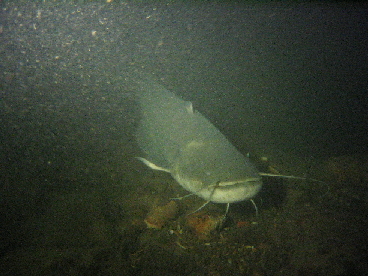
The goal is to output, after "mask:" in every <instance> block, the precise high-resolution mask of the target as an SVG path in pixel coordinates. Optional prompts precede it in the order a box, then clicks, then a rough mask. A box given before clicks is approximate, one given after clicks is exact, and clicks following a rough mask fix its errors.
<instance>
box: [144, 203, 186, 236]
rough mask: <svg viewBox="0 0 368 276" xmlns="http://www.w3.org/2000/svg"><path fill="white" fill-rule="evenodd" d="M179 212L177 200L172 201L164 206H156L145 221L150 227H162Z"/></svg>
mask: <svg viewBox="0 0 368 276" xmlns="http://www.w3.org/2000/svg"><path fill="white" fill-rule="evenodd" d="M178 212H179V207H178V205H177V203H176V202H175V201H170V202H169V203H167V204H166V205H163V206H154V207H153V208H152V210H151V211H150V212H149V213H148V215H147V217H146V218H145V220H144V222H145V223H146V225H147V227H148V228H153V229H161V228H162V227H163V226H164V225H165V224H166V223H167V222H168V221H169V220H171V219H174V218H175V217H176V215H177V214H178Z"/></svg>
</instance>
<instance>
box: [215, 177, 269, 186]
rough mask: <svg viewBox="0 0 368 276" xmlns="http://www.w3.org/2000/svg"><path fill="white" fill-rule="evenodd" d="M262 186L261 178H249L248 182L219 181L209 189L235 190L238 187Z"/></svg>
mask: <svg viewBox="0 0 368 276" xmlns="http://www.w3.org/2000/svg"><path fill="white" fill-rule="evenodd" d="M261 184H262V179H261V178H256V177H254V178H248V179H246V180H232V181H218V182H217V183H216V184H214V185H211V186H209V187H208V188H211V187H215V188H216V189H221V188H235V187H237V186H243V185H250V186H258V185H261Z"/></svg>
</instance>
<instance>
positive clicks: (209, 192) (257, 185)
mask: <svg viewBox="0 0 368 276" xmlns="http://www.w3.org/2000/svg"><path fill="white" fill-rule="evenodd" d="M222 184H223V183H222ZM261 187H262V181H261V180H260V179H259V178H255V179H251V180H246V181H231V183H230V182H226V185H221V183H220V182H218V183H217V184H215V185H211V186H209V187H207V188H206V189H205V190H202V192H199V193H197V195H198V196H200V197H202V198H204V199H206V200H208V201H212V202H215V203H234V202H239V201H243V200H247V199H251V198H253V197H254V196H255V195H256V194H257V193H258V192H259V190H260V189H261Z"/></svg>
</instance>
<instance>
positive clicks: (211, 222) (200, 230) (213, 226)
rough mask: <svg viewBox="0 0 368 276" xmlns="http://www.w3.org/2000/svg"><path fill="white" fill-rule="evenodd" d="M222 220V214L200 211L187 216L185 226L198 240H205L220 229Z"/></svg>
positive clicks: (223, 218)
mask: <svg viewBox="0 0 368 276" xmlns="http://www.w3.org/2000/svg"><path fill="white" fill-rule="evenodd" d="M224 220H225V216H224V214H220V213H213V212H212V213H208V212H203V211H202V212H197V213H193V214H191V215H189V216H187V218H186V224H187V226H188V227H189V228H190V229H191V230H192V231H193V232H194V233H195V234H196V235H197V237H198V238H199V239H207V238H209V237H210V235H211V234H212V233H213V232H214V231H215V230H218V229H220V228H221V226H222V225H223V222H224Z"/></svg>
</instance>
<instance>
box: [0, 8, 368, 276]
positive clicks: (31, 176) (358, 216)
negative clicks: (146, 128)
mask: <svg viewBox="0 0 368 276" xmlns="http://www.w3.org/2000/svg"><path fill="white" fill-rule="evenodd" d="M27 2H28V3H27ZM0 5H1V14H0V49H1V63H0V66H1V72H0V93H1V94H0V95H1V102H0V108H1V117H0V135H1V155H0V162H1V164H0V170H1V173H0V177H1V178H0V187H1V188H0V189H1V193H0V194H1V196H0V204H1V206H0V208H1V210H0V211H1V217H2V219H1V220H2V222H1V229H0V231H1V232H0V234H1V243H0V244H1V248H0V250H1V257H2V261H1V267H0V271H2V272H1V273H0V274H2V275H96V273H97V274H98V273H101V275H102V274H103V275H124V274H125V275H127V274H134V275H155V274H154V273H155V272H157V271H161V272H160V274H161V275H190V274H191V273H192V275H208V274H211V273H212V274H213V275H226V273H228V272H229V271H230V272H231V273H233V275H348V274H347V273H348V272H355V273H357V274H358V275H359V274H361V275H364V272H366V268H367V267H366V266H364V265H363V263H364V262H363V261H362V260H365V259H364V258H365V257H366V256H367V251H366V248H365V247H364V246H363V244H364V243H365V242H366V241H367V238H366V236H365V235H364V234H361V233H360V232H364V230H363V229H364V225H365V222H366V221H365V219H364V217H365V215H366V214H367V207H368V204H367V201H368V192H367V190H368V186H367V180H368V177H367V175H368V172H367V170H368V157H367V152H368V148H367V145H368V135H367V134H366V133H367V131H368V129H367V128H368V127H367V126H368V112H367V111H368V110H367V109H368V108H367V107H368V106H367V102H368V100H367V98H368V97H367V95H368V90H367V87H368V74H367V72H368V50H367V44H368V39H367V31H368V20H367V16H366V15H367V12H368V10H367V8H368V7H367V6H366V5H364V4H362V3H355V4H342V3H341V4H333V3H329V4H323V3H299V4H290V3H288V4H286V3H285V4H282V3H263V4H242V5H240V4H236V3H233V2H228V3H226V4H220V3H208V2H194V1H193V2H191V3H189V2H175V1H166V2H165V1H160V2H159V3H154V2H150V3H149V4H145V3H144V2H142V1H140V2H133V1H128V2H122V1H112V3H106V1H95V2H88V3H84V2H83V1H80V2H78V1H75V2H67V1H57V2H54V1H32V2H31V1H18V2H17V1H5V2H4V1H2V2H1V3H0ZM135 69H139V70H141V71H144V72H148V73H151V74H154V75H155V76H156V78H157V79H158V80H159V81H161V83H162V84H163V85H165V86H166V87H167V88H168V89H170V90H172V91H174V92H176V93H177V94H178V95H180V97H182V98H184V99H186V100H190V101H192V102H193V105H194V108H196V109H198V110H200V112H201V113H202V114H204V115H205V116H206V117H207V118H208V119H209V120H210V121H211V122H213V124H215V125H216V126H217V127H218V128H219V129H220V130H221V131H222V132H223V133H224V134H225V135H226V136H227V137H228V138H229V140H231V141H232V142H233V143H234V145H236V147H237V148H238V149H239V150H240V151H242V152H243V153H244V154H246V153H248V152H250V153H251V154H252V155H254V156H258V157H261V156H266V157H269V158H270V160H271V161H270V162H272V163H273V165H275V166H276V167H277V168H278V169H280V170H281V171H286V172H287V173H291V174H299V175H300V174H304V173H307V172H309V173H311V174H312V175H313V174H314V175H317V176H318V177H321V178H323V180H325V181H326V182H328V185H329V186H330V193H331V194H330V195H328V196H327V198H326V197H325V198H322V199H321V197H319V196H316V195H320V194H324V193H325V190H324V188H321V187H317V188H315V187H314V186H312V188H311V189H312V190H314V192H311V190H308V189H305V188H301V189H298V188H295V187H294V188H293V189H292V190H291V191H290V190H288V189H289V188H285V186H284V185H280V186H277V187H280V190H282V191H281V192H280V191H279V190H277V189H276V190H275V189H274V188H271V189H269V190H268V191H267V189H266V191H265V194H264V195H263V197H264V198H263V201H265V203H264V207H265V208H264V213H263V216H262V214H261V217H260V218H258V220H259V225H260V226H259V228H258V229H250V230H249V229H245V230H244V229H240V230H239V229H237V228H236V225H237V224H236V222H237V220H239V221H243V220H247V219H250V217H252V216H253V214H252V210H248V209H249V208H248V206H247V205H245V207H244V206H240V207H239V208H238V207H234V212H233V214H231V213H230V218H231V219H230V221H229V222H228V224H229V229H230V230H228V232H225V234H224V233H223V231H222V232H219V233H217V234H218V235H226V233H227V234H228V235H230V234H229V233H231V235H230V236H229V238H228V239H227V240H226V241H227V242H224V240H221V239H220V238H219V237H217V238H218V239H217V240H216V237H214V241H213V246H212V247H208V246H207V247H206V246H205V245H203V242H198V241H196V240H195V239H194V238H193V237H192V236H190V234H188V237H187V236H185V237H181V236H179V238H180V241H181V243H184V244H185V243H186V242H187V243H188V244H191V246H192V247H191V246H188V248H191V249H189V250H188V249H187V250H184V251H183V252H181V251H180V250H182V249H181V248H180V247H179V246H178V245H177V243H176V242H175V241H174V242H170V239H171V238H172V237H171V238H167V237H165V234H167V232H168V231H169V230H170V229H169V228H170V227H174V226H173V225H175V227H176V226H177V225H176V224H175V223H176V222H175V223H174V222H172V223H174V224H173V225H171V226H170V227H169V226H167V228H165V229H164V230H160V231H158V232H154V233H152V232H147V230H146V229H145V227H144V225H143V226H142V225H141V222H142V221H143V219H144V217H145V215H146V214H147V212H148V211H149V210H150V208H151V207H152V205H153V202H156V203H157V201H158V200H162V198H169V197H172V196H174V194H175V193H176V192H177V191H178V189H179V187H176V186H177V185H176V184H175V182H173V181H172V180H171V179H170V178H168V177H166V176H165V175H161V174H159V175H157V174H154V173H152V172H149V171H147V169H146V168H144V167H143V166H142V165H141V164H139V163H138V162H137V161H136V160H135V159H134V156H137V155H139V154H140V151H139V149H138V147H137V145H136V144H135V138H134V131H135V127H136V125H137V123H138V121H139V116H140V114H139V110H138V107H137V105H136V103H135V97H134V88H133V87H131V86H130V84H129V83H128V82H126V81H125V76H126V74H127V73H128V74H129V72H131V71H132V70H135ZM151 183H156V185H148V184H151ZM167 183H169V184H170V185H169V187H171V188H167V185H166V184H167ZM164 184H165V185H164ZM296 185H297V186H298V184H296ZM271 186H272V185H271ZM266 187H267V185H266ZM273 187H274V186H273ZM319 189H322V190H319ZM179 192H180V190H179ZM181 192H182V191H181ZM270 193H271V196H269V194H270ZM284 193H286V194H287V195H286V196H285V195H284V196H282V197H283V198H285V199H284V204H283V203H280V201H278V202H277V204H276V203H274V205H272V203H270V204H268V205H267V198H268V197H269V202H272V195H274V198H279V195H280V194H284ZM275 195H277V196H275ZM158 198H159V199H158ZM156 203H155V204H156ZM184 205H185V204H184ZM267 206H268V207H267ZM242 208H245V209H246V210H248V211H246V212H245V213H242V212H241V211H239V210H242ZM275 208H276V209H275ZM308 208H312V209H308ZM184 209H185V208H184ZM261 210H262V207H261ZM321 211H325V213H323V214H321V213H320V212H321ZM261 213H262V211H261ZM316 214H321V216H319V217H316ZM312 218H314V219H312ZM332 218H333V219H332ZM329 219H330V220H329ZM179 224H180V223H179ZM276 225H280V227H279V228H277V226H276ZM322 225H323V226H322ZM272 227H275V229H274V230H270V229H271V228H272ZM283 227H284V228H283ZM308 227H309V228H308ZM235 228H236V229H235ZM234 229H235V230H239V231H245V232H246V233H245V234H244V233H242V232H241V233H239V232H236V231H235V230H234ZM306 229H307V230H306ZM308 229H309V230H308ZM336 229H337V230H336ZM233 230H234V231H235V232H234V233H233V232H231V231H233ZM229 231H230V232H229ZM308 231H309V233H312V234H310V235H308V236H305V235H307V234H302V233H306V232H308ZM283 233H287V234H283ZM294 233H300V237H299V236H298V235H297V234H294ZM160 235H161V236H160ZM183 235H185V233H184V234H183ZM244 236H247V237H249V238H244ZM240 237H242V238H240ZM300 239H303V240H304V241H305V242H304V243H303V242H301V241H300ZM183 240H184V241H183ZM218 244H221V245H218ZM252 244H257V245H258V248H259V249H258V251H257V252H256V251H254V252H253V253H254V254H253V253H249V252H248V251H247V250H248V249H249V248H248V247H244V246H248V245H252ZM286 245H287V246H286ZM216 246H219V247H216ZM234 250H235V251H236V250H237V252H240V253H239V255H236V254H235V255H231V254H230V252H233V251H234ZM142 252H143V253H142ZM144 252H145V253H144ZM261 253H262V254H261ZM173 254H174V257H173ZM211 254H212V256H214V258H215V259H216V258H217V257H218V258H220V259H221V260H222V261H223V263H221V262H220V264H218V265H216V264H215V263H211V262H210V261H209V260H207V259H206V258H208V256H210V255H211ZM252 254H253V255H252ZM257 254H258V255H257ZM240 255H242V256H243V257H240ZM155 256H157V257H155ZM229 256H230V257H229ZM244 256H245V257H244ZM313 256H315V258H316V259H318V260H323V261H320V263H319V262H317V261H316V259H314V257H313ZM242 258H243V261H242ZM230 259H231V260H230ZM244 259H245V260H244ZM159 260H166V261H167V260H170V261H171V262H172V263H173V264H174V265H173V266H172V267H171V268H168V267H165V265H164V264H160V261H159ZM152 262H153V263H155V262H157V267H155V266H152V265H151V264H152ZM30 264H33V266H31V265H30ZM144 268H147V270H145V269H144ZM318 271H319V272H318ZM317 272H318V273H320V274H318V273H317ZM216 273H217V274H216ZM224 273H225V274H224ZM252 273H253V274H252ZM257 273H258V274H257ZM344 273H345V274H344ZM212 274H211V275H212Z"/></svg>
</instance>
